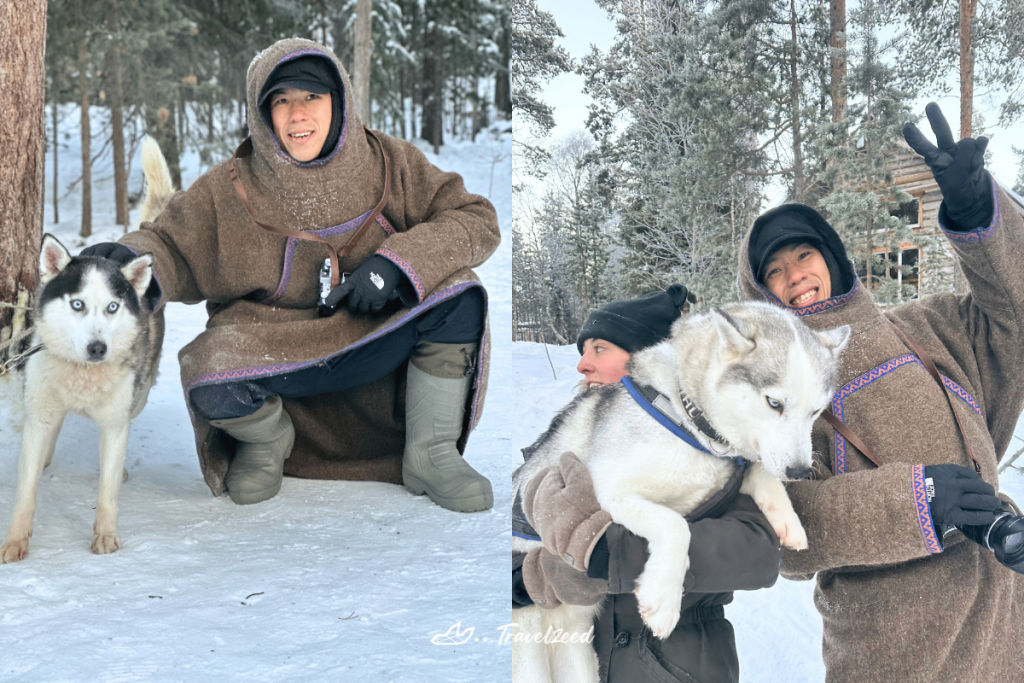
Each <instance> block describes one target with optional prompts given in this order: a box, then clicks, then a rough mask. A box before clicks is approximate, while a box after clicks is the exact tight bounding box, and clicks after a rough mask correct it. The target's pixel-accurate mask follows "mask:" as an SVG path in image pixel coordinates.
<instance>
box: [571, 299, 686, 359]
mask: <svg viewBox="0 0 1024 683" xmlns="http://www.w3.org/2000/svg"><path fill="white" fill-rule="evenodd" d="M686 296H687V291H686V287H684V286H682V285H672V286H671V287H669V288H668V289H667V290H665V291H664V292H651V293H650V294H644V295H643V296H641V297H640V298H638V299H628V300H626V301H613V302H612V303H610V304H608V305H606V306H603V307H601V308H599V309H597V310H596V311H594V312H593V313H591V314H590V316H589V317H588V318H587V321H586V322H585V323H583V329H581V330H580V335H579V337H577V338H576V348H577V349H579V352H580V355H582V354H583V342H585V341H586V340H588V339H604V340H606V341H610V342H611V343H612V344H615V345H616V346H619V347H622V348H623V349H625V350H626V351H628V352H629V353H634V352H636V351H639V350H640V349H645V348H647V347H648V346H653V345H654V344H657V343H658V342H660V341H663V340H665V339H667V338H668V336H669V334H671V332H672V323H674V322H675V321H676V320H677V319H678V318H679V316H680V315H682V313H683V304H685V303H686Z"/></svg>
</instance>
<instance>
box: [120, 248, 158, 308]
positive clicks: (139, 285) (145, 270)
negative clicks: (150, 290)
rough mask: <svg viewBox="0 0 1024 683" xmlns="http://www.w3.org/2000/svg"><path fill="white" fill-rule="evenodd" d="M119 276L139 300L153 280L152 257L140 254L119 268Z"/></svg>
mask: <svg viewBox="0 0 1024 683" xmlns="http://www.w3.org/2000/svg"><path fill="white" fill-rule="evenodd" d="M121 274H122V275H124V279H125V280H128V282H129V284H131V286H132V288H133V289H135V293H136V294H138V295H139V298H140V299H141V298H142V297H143V295H144V294H145V293H146V288H147V287H149V283H150V281H151V280H152V279H153V255H152V254H141V255H139V256H136V257H135V258H133V259H132V260H131V261H129V262H128V263H126V264H124V265H123V266H121Z"/></svg>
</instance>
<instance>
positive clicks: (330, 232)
mask: <svg viewBox="0 0 1024 683" xmlns="http://www.w3.org/2000/svg"><path fill="white" fill-rule="evenodd" d="M372 212H373V211H372V209H371V210H370V211H367V212H366V213H364V214H363V215H362V216H357V217H356V218H353V219H352V220H350V221H345V222H344V223H342V224H341V225H335V226H333V227H330V228H320V229H319V230H308V231H307V232H309V233H310V234H312V235H316V236H317V237H333V236H334V235H341V234H344V233H346V232H348V231H350V230H355V229H356V228H358V227H359V226H360V225H362V224H363V221H365V220H366V217H367V216H369V215H370V214H371V213H372Z"/></svg>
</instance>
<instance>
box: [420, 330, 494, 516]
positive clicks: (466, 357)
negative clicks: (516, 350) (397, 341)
mask: <svg viewBox="0 0 1024 683" xmlns="http://www.w3.org/2000/svg"><path fill="white" fill-rule="evenodd" d="M475 350H476V345H475V344H437V343H434V342H421V343H420V344H419V345H417V347H416V349H414V350H413V353H412V355H411V356H410V357H409V379H408V385H407V388H406V399H405V457H404V458H403V460H402V481H403V482H404V483H405V486H406V488H408V489H409V490H410V491H412V492H413V493H415V494H416V495H422V494H424V493H425V494H427V495H428V496H430V499H431V500H432V501H434V502H435V503H437V504H438V505H440V506H441V507H443V508H447V509H449V510H455V511H456V512H476V511H478V510H487V509H488V508H490V507H491V506H492V505H494V494H493V493H492V492H491V482H489V481H487V478H486V477H484V476H483V475H482V474H480V473H479V472H477V471H476V470H474V469H473V468H472V467H470V466H469V464H468V463H467V462H466V461H465V460H463V459H462V456H461V455H459V451H458V449H457V448H456V447H455V442H456V441H458V439H459V437H460V436H462V422H463V416H464V414H465V404H466V396H467V395H468V394H469V387H470V384H471V383H472V381H473V370H474V367H473V363H472V357H473V353H474V351H475Z"/></svg>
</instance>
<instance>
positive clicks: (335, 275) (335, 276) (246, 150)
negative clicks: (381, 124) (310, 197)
mask: <svg viewBox="0 0 1024 683" xmlns="http://www.w3.org/2000/svg"><path fill="white" fill-rule="evenodd" d="M363 130H364V131H366V134H367V135H368V136H369V137H371V138H373V139H374V140H375V141H376V142H377V146H378V147H380V155H381V156H382V157H383V158H384V194H383V196H382V197H381V198H380V201H379V202H377V206H375V207H373V211H371V212H370V215H369V216H367V217H366V220H365V221H363V224H362V225H360V226H359V229H358V230H356V231H355V233H354V234H353V235H352V237H351V238H349V240H348V242H346V243H345V246H343V247H342V248H341V250H340V251H339V250H336V249H335V248H334V247H332V246H331V245H330V244H329V243H328V242H327V240H325V239H323V238H322V237H317V236H316V235H313V234H311V233H308V232H303V231H301V230H291V229H290V228H281V227H278V226H274V225H267V224H266V223H260V222H259V221H258V220H256V216H254V215H253V213H252V208H251V207H250V206H249V198H248V196H246V194H245V187H244V186H243V185H242V180H241V179H240V178H239V177H238V168H237V167H236V165H235V159H241V158H243V157H247V156H249V155H250V154H252V138H251V137H250V138H246V139H245V140H242V144H240V145H239V146H238V149H236V150H235V153H234V154H233V155H232V156H231V159H230V161H228V176H230V178H231V182H232V183H233V184H234V186H235V192H236V193H238V198H239V199H241V200H242V206H244V207H245V211H246V213H248V214H249V217H250V218H252V219H253V221H255V222H256V225H258V226H260V227H261V228H263V229H264V230H267V231H269V232H272V233H274V234H277V235H284V236H286V237H294V238H295V239H300V240H307V241H309V242H322V243H323V244H324V246H326V247H327V251H328V252H329V253H330V259H331V289H334V288H335V287H337V286H338V285H339V284H341V269H340V268H339V267H338V261H339V260H340V259H343V258H345V257H346V256H348V254H349V252H351V251H352V249H353V248H354V247H355V246H356V243H358V242H359V240H360V238H362V236H363V235H365V234H366V231H367V230H368V229H369V227H370V226H371V225H373V224H374V223H375V222H376V221H377V217H378V216H380V212H381V211H383V210H384V207H385V206H386V205H387V203H388V199H390V197H391V170H390V168H389V165H388V153H387V152H386V151H385V150H384V145H383V144H381V141H380V138H378V137H377V136H376V135H375V134H374V132H373V131H372V130H370V129H369V128H367V127H366V126H363Z"/></svg>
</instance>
